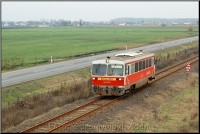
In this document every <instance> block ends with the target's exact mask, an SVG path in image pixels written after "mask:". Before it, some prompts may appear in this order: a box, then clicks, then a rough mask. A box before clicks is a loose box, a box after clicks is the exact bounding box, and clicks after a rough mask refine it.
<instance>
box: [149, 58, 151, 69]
mask: <svg viewBox="0 0 200 134" xmlns="http://www.w3.org/2000/svg"><path fill="white" fill-rule="evenodd" d="M149 67H151V58H150V59H149Z"/></svg>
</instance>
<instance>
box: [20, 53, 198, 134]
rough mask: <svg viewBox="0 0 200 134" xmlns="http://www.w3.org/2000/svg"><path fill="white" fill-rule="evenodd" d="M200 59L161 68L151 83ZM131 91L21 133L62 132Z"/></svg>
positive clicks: (67, 113)
mask: <svg viewBox="0 0 200 134" xmlns="http://www.w3.org/2000/svg"><path fill="white" fill-rule="evenodd" d="M198 60H199V57H198V56H197V57H193V58H190V59H188V60H185V61H182V62H179V63H177V64H176V65H173V66H170V67H167V68H164V69H161V70H159V71H157V72H156V79H154V80H153V81H151V82H149V83H150V84H151V83H153V82H155V81H157V80H160V79H162V78H164V77H166V76H168V75H170V74H172V73H174V72H176V71H177V70H179V69H182V68H184V67H185V65H186V63H187V62H190V63H191V64H192V63H194V62H197V61H198ZM130 93H131V92H129V93H127V94H125V95H123V96H121V97H109V98H108V97H98V98H96V99H95V100H92V101H90V102H88V103H86V104H84V105H82V106H80V107H78V108H75V109H73V110H71V111H68V112H66V113H63V114H61V115H59V116H56V117H54V118H51V119H49V120H46V121H44V122H42V123H39V124H37V125H35V126H33V127H31V128H28V129H26V130H23V131H22V132H21V133H37V132H43V133H50V132H61V131H62V130H64V129H66V128H67V127H69V126H71V125H73V124H75V123H76V122H78V121H81V120H83V119H85V118H87V117H89V116H92V115H94V113H95V112H97V111H100V110H102V109H103V108H106V107H108V106H110V105H112V104H114V103H115V102H117V101H118V100H119V99H121V98H123V97H126V96H127V95H129V94H130Z"/></svg>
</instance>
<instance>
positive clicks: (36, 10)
mask: <svg viewBox="0 0 200 134" xmlns="http://www.w3.org/2000/svg"><path fill="white" fill-rule="evenodd" d="M1 6H2V13H1V15H2V20H3V21H6V20H11V21H27V20H40V19H56V20H57V19H65V20H72V21H73V20H80V19H82V20H83V21H110V20H111V19H114V18H120V17H132V18H198V16H199V15H198V11H199V6H198V1H196V2H194V1H193V2H189V1H185V2H184V1H181V2H172V1H166V2H156V1H155V2H154V1H151V2H146V1H143V2H139V1H135V2H134V1H126V2H122V1H110V2H105V1H95V2H89V1H77V2H72V1H66V2H65V1H60V2H54V1H52V2H37V1H35V2H34V1H32V2H5V1H3V2H2V5H1Z"/></svg>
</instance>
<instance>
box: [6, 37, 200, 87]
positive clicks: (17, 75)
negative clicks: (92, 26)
mask: <svg viewBox="0 0 200 134" xmlns="http://www.w3.org/2000/svg"><path fill="white" fill-rule="evenodd" d="M198 39H199V36H196V37H190V38H185V39H178V40H174V41H169V42H163V43H157V44H153V45H149V46H144V47H138V48H134V49H127V50H122V51H115V52H110V53H106V54H101V55H94V56H90V57H85V58H80V59H75V60H68V61H63V62H59V63H51V64H48V65H43V66H37V67H31V68H27V69H21V70H17V71H11V72H6V73H2V87H7V86H11V85H15V84H18V83H22V82H27V81H31V80H35V79H39V78H44V77H48V76H53V75H57V74H61V73H65V72H69V71H74V70H77V69H81V68H85V67H89V66H91V65H92V64H91V63H92V61H93V60H96V59H101V58H104V57H106V56H113V55H115V54H118V53H123V52H127V51H138V50H140V49H142V50H143V51H144V52H153V51H156V50H160V49H164V48H167V47H173V46H176V45H182V44H184V43H188V42H191V41H195V40H198Z"/></svg>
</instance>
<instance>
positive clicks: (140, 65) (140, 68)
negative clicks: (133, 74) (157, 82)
mask: <svg viewBox="0 0 200 134" xmlns="http://www.w3.org/2000/svg"><path fill="white" fill-rule="evenodd" d="M140 70H142V61H140V62H139V71H140Z"/></svg>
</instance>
